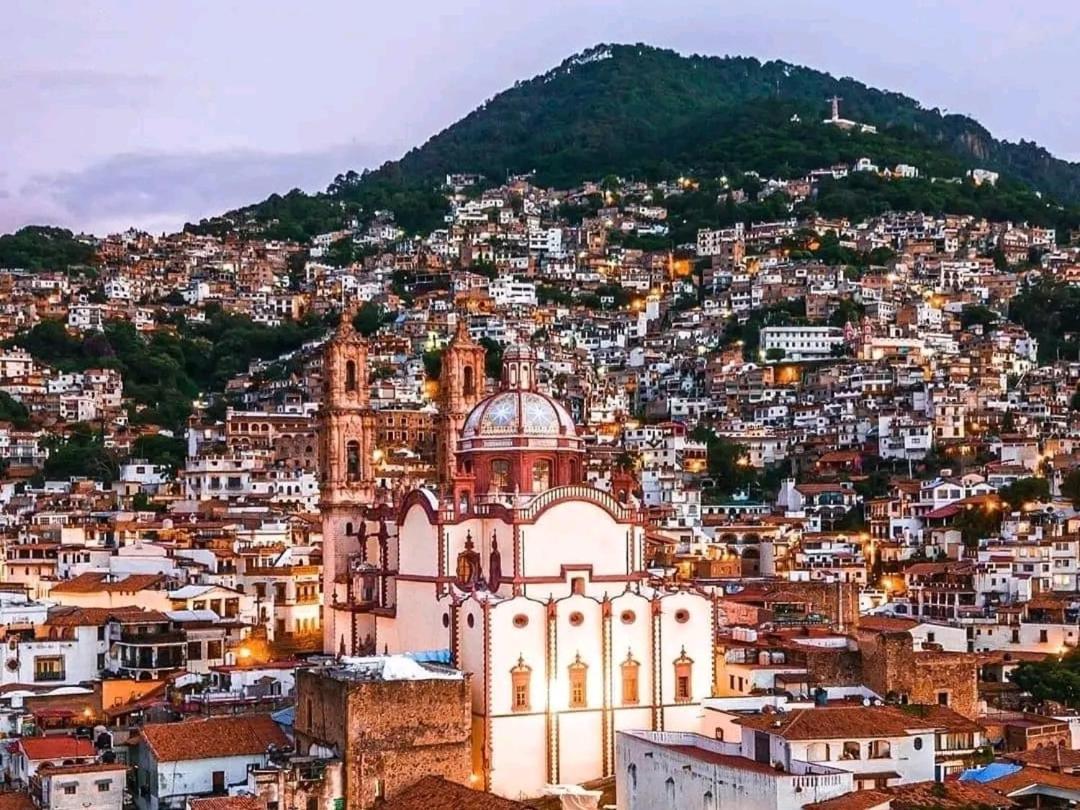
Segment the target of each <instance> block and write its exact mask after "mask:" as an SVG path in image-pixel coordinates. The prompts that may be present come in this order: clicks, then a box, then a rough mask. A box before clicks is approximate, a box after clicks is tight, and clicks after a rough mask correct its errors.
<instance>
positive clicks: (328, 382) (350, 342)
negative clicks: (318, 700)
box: [318, 310, 375, 651]
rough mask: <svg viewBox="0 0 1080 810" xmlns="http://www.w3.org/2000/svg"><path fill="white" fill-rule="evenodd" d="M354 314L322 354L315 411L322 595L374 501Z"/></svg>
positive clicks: (366, 394)
mask: <svg viewBox="0 0 1080 810" xmlns="http://www.w3.org/2000/svg"><path fill="white" fill-rule="evenodd" d="M352 318H353V312H352V311H350V310H346V312H345V313H344V314H343V315H342V318H341V324H340V325H339V326H338V328H337V331H336V332H335V333H334V335H333V337H331V338H330V340H329V341H327V343H326V346H325V348H324V350H323V369H322V376H323V391H322V402H321V405H320V408H319V416H318V422H319V511H320V512H321V513H322V536H323V594H324V598H325V599H327V600H330V599H331V598H332V595H333V594H334V593H335V583H336V582H337V581H338V580H339V579H340V578H341V577H344V576H347V575H348V565H349V558H350V555H356V554H358V553H359V552H360V550H361V544H362V543H363V531H362V526H363V517H364V514H365V511H366V509H367V507H370V506H371V505H372V504H373V503H374V500H375V475H374V458H373V456H374V450H375V446H374V442H375V416H374V413H373V412H372V410H371V401H370V390H369V386H368V369H367V341H366V340H364V338H363V337H362V336H361V335H359V334H358V333H357V332H356V330H355V329H354V328H353V324H352ZM324 614H325V615H324V622H323V625H324V626H323V636H324V641H325V642H326V644H324V647H326V649H327V650H328V651H332V650H333V649H334V647H333V646H327V645H329V644H330V643H331V640H332V639H333V638H334V626H333V625H334V620H333V615H334V611H325V612H324Z"/></svg>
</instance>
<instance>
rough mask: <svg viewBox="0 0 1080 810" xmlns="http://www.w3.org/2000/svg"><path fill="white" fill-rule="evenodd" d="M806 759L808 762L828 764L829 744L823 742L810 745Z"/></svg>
mask: <svg viewBox="0 0 1080 810" xmlns="http://www.w3.org/2000/svg"><path fill="white" fill-rule="evenodd" d="M806 759H807V761H808V762H828V761H829V744H828V743H823V742H815V743H810V745H809V746H807V748H806Z"/></svg>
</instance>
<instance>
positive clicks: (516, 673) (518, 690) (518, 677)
mask: <svg viewBox="0 0 1080 810" xmlns="http://www.w3.org/2000/svg"><path fill="white" fill-rule="evenodd" d="M531 682H532V667H530V666H528V665H527V664H526V663H525V659H524V658H523V657H522V656H520V655H519V656H518V662H517V666H515V667H514V668H513V669H512V670H510V683H511V688H512V689H513V703H512V705H511V709H512V710H513V711H515V712H527V711H529V710H530V705H531V704H530V700H529V691H530V689H529V687H530V685H531Z"/></svg>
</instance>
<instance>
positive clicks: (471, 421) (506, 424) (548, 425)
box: [461, 391, 577, 439]
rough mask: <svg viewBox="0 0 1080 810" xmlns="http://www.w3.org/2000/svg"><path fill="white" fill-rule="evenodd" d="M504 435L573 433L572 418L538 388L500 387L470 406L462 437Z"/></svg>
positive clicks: (559, 434) (542, 435) (563, 434)
mask: <svg viewBox="0 0 1080 810" xmlns="http://www.w3.org/2000/svg"><path fill="white" fill-rule="evenodd" d="M507 436H537V437H548V436H572V437H574V438H576V437H577V429H576V428H575V427H574V420H573V419H572V418H571V417H570V414H569V413H567V412H566V408H564V407H563V406H562V405H560V404H559V403H558V402H556V401H555V400H554V399H552V398H551V397H549V396H547V395H545V394H541V393H539V392H538V391H500V392H499V393H497V394H493V395H492V396H490V397H488V398H487V399H484V400H481V401H480V402H479V403H477V405H476V407H475V408H473V411H472V413H470V414H469V417H468V419H466V420H465V427H464V428H463V429H462V432H461V438H462V439H481V438H488V437H490V438H504V437H507Z"/></svg>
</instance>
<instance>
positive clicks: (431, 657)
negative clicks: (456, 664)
mask: <svg viewBox="0 0 1080 810" xmlns="http://www.w3.org/2000/svg"><path fill="white" fill-rule="evenodd" d="M405 655H407V656H409V658H411V659H412V660H413V661H416V662H417V663H419V664H449V663H450V662H451V658H450V650H448V649H447V650H417V651H416V652H407V653H405Z"/></svg>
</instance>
